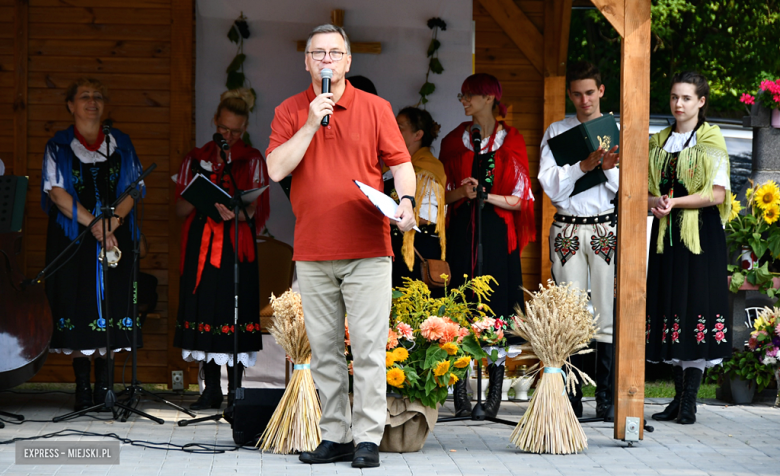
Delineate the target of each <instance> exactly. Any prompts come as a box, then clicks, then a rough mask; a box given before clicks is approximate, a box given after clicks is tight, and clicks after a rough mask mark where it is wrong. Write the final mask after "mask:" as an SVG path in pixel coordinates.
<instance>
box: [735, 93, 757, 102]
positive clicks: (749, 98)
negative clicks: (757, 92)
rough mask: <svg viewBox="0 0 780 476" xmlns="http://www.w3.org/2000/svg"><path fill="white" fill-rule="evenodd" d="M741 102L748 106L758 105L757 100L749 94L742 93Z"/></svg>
mask: <svg viewBox="0 0 780 476" xmlns="http://www.w3.org/2000/svg"><path fill="white" fill-rule="evenodd" d="M739 102H741V103H743V104H748V105H750V104H755V103H756V98H755V97H754V96H751V95H750V94H748V93H742V96H741V97H740V98H739Z"/></svg>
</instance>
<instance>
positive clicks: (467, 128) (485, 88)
mask: <svg viewBox="0 0 780 476" xmlns="http://www.w3.org/2000/svg"><path fill="white" fill-rule="evenodd" d="M458 99H459V100H460V102H461V104H462V105H463V108H464V112H465V113H466V115H467V116H471V117H472V120H471V121H468V122H464V123H462V124H461V125H459V126H458V127H457V128H455V130H453V131H452V132H450V133H449V134H447V136H446V137H445V138H444V140H443V141H442V146H441V155H440V159H441V161H442V163H443V164H444V169H445V171H446V173H447V193H446V199H445V201H446V203H447V205H448V210H447V216H448V225H447V247H448V251H447V260H448V262H449V263H450V269H451V271H452V286H458V285H460V284H461V283H462V282H463V279H464V278H463V276H464V275H467V276H469V277H473V276H474V275H475V273H476V271H477V270H476V266H477V239H476V237H477V233H476V227H477V223H476V204H477V201H476V200H475V199H476V197H477V186H478V185H479V184H482V185H484V191H485V192H487V198H486V199H485V202H484V203H485V206H484V208H483V210H482V237H483V242H484V243H483V266H482V274H483V275H491V276H493V277H494V278H495V279H496V281H498V285H494V293H493V295H492V296H491V298H490V307H491V308H492V309H493V311H494V312H495V314H496V316H503V317H504V318H508V317H509V316H512V315H514V313H515V311H514V309H515V306H516V305H520V306H522V305H523V292H522V290H521V289H520V286H522V284H523V274H522V270H521V268H520V254H521V252H522V250H523V247H525V245H526V244H527V243H528V242H529V241H533V240H534V239H535V235H536V228H535V225H534V209H533V202H534V197H533V194H532V193H531V181H530V178H529V175H528V155H527V153H526V148H525V141H524V140H523V136H522V135H521V134H520V133H519V132H518V131H517V129H515V128H514V127H511V126H508V125H507V124H505V123H504V122H503V121H501V122H499V121H497V120H496V113H498V115H501V116H504V115H506V106H504V105H503V104H501V103H500V100H501V83H500V82H499V81H498V79H496V78H495V77H494V76H491V75H489V74H484V73H480V74H474V75H471V76H469V77H468V78H466V80H465V81H464V82H463V86H462V87H461V93H460V94H458ZM473 126H480V127H481V129H482V140H481V143H480V147H479V148H480V150H478V151H477V153H476V154H475V153H474V148H473V146H472V142H471V131H472V128H473ZM475 155H476V157H475ZM503 363H504V359H503V358H499V359H498V361H496V362H495V363H491V364H490V365H489V366H488V371H489V373H490V396H489V397H488V401H487V402H486V405H485V412H486V413H487V414H488V415H490V416H495V415H496V414H497V412H498V407H499V405H500V404H501V382H502V380H503V377H504V365H503ZM462 382H464V383H462V384H461V385H460V386H458V385H457V384H456V388H455V404H456V410H458V412H459V413H461V414H465V413H468V412H469V411H470V403H469V402H468V399H467V398H465V395H466V388H465V379H464V380H462ZM459 383H460V382H459Z"/></svg>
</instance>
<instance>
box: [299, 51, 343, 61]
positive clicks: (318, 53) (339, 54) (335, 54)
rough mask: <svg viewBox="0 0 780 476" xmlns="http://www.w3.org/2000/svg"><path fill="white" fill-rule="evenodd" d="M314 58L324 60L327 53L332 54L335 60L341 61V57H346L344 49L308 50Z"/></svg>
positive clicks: (331, 57)
mask: <svg viewBox="0 0 780 476" xmlns="http://www.w3.org/2000/svg"><path fill="white" fill-rule="evenodd" d="M308 53H309V54H310V55H311V57H312V59H313V60H315V61H322V60H324V59H325V55H330V59H331V60H333V61H341V58H343V57H344V52H343V51H337V50H333V51H325V50H314V51H309V52H308Z"/></svg>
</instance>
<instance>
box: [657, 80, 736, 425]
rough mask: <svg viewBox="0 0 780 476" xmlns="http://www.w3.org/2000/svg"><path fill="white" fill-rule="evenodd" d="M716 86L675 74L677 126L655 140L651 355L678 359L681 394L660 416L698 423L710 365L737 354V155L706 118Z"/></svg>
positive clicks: (671, 103) (668, 360) (672, 98)
mask: <svg viewBox="0 0 780 476" xmlns="http://www.w3.org/2000/svg"><path fill="white" fill-rule="evenodd" d="M708 101H709V84H708V83H707V79H706V78H705V77H704V76H702V75H701V74H699V73H695V72H685V73H680V74H677V75H675V76H674V78H672V86H671V95H670V99H669V106H670V108H671V110H672V114H674V117H675V123H674V125H672V126H670V127H668V128H666V129H664V130H662V131H661V132H659V133H657V134H655V135H654V136H653V137H651V138H650V163H649V184H648V189H649V196H648V205H647V207H648V209H649V210H651V211H652V212H653V215H655V219H654V220H653V228H652V235H651V242H650V256H649V258H648V272H647V328H646V331H645V335H646V349H647V350H646V353H647V360H649V361H651V362H666V363H670V364H672V365H674V387H675V396H674V400H672V403H670V404H669V406H667V407H666V409H665V410H664V411H662V412H660V413H656V414H654V415H653V418H654V419H656V420H661V421H669V420H676V421H677V423H682V424H691V423H694V422H695V421H696V394H697V393H698V391H699V385H700V383H701V378H702V374H703V372H704V369H705V367H711V366H714V365H719V364H720V363H721V361H722V360H723V359H724V358H726V357H729V356H730V355H731V346H732V343H731V340H732V339H731V316H730V311H729V303H728V285H727V280H726V260H727V251H726V237H725V234H724V232H723V224H724V223H725V221H726V219H727V218H728V216H729V212H730V210H731V200H730V199H729V198H727V193H726V192H727V191H728V190H729V189H730V188H731V187H730V185H729V156H728V153H727V152H726V143H725V141H724V139H723V135H722V134H721V132H720V129H719V128H718V126H711V125H709V124H708V123H707V122H705V119H704V112H705V110H706V108H707V102H708Z"/></svg>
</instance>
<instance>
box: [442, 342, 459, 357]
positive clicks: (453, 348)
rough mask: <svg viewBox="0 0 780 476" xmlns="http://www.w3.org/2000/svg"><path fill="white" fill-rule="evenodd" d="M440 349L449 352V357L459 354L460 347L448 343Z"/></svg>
mask: <svg viewBox="0 0 780 476" xmlns="http://www.w3.org/2000/svg"><path fill="white" fill-rule="evenodd" d="M439 347H441V348H442V349H444V351H445V352H447V355H455V354H457V353H458V345H457V344H455V343H454V342H447V343H446V344H441V345H440V346H439Z"/></svg>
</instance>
